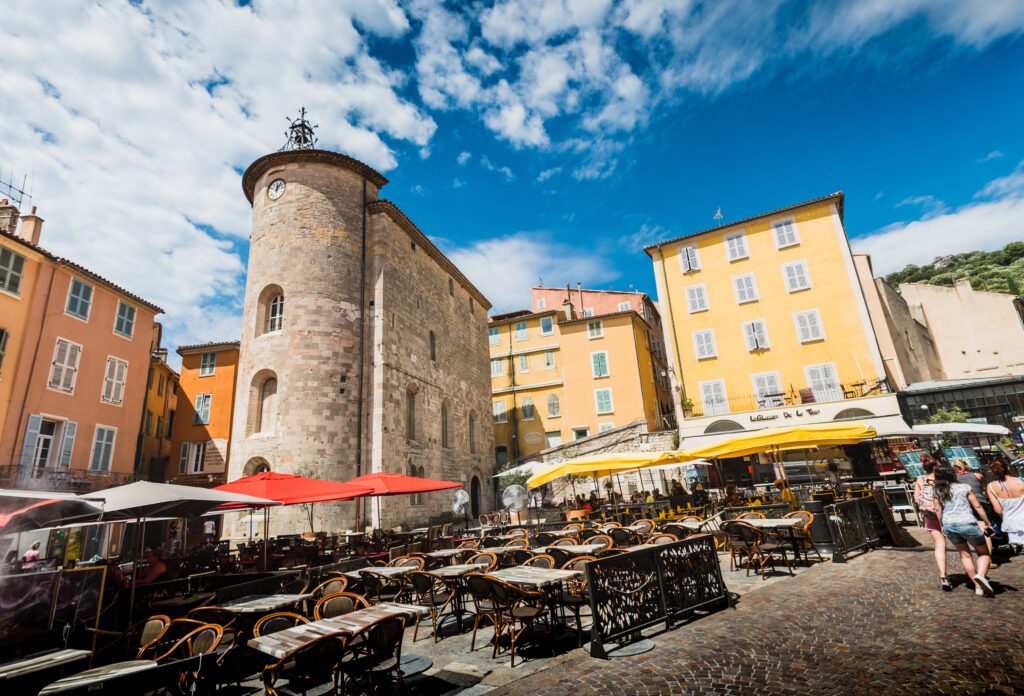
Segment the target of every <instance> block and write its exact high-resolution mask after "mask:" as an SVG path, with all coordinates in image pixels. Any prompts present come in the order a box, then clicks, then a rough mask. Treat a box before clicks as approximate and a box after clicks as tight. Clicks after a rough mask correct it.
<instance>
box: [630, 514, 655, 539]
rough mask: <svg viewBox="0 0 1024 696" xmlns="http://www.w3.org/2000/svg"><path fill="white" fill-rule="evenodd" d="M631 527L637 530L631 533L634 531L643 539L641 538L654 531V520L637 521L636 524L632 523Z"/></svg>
mask: <svg viewBox="0 0 1024 696" xmlns="http://www.w3.org/2000/svg"><path fill="white" fill-rule="evenodd" d="M633 526H634V527H637V529H635V530H633V531H635V532H636V533H637V534H639V535H640V536H642V537H643V536H647V535H648V534H650V533H651V532H652V531H654V527H655V526H656V525H655V523H654V520H651V519H646V518H645V519H640V520H637V521H636V522H634V523H633Z"/></svg>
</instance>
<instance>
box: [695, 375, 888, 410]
mask: <svg viewBox="0 0 1024 696" xmlns="http://www.w3.org/2000/svg"><path fill="white" fill-rule="evenodd" d="M889 393H890V389H889V385H888V383H887V382H886V381H885V380H884V379H881V380H869V381H862V382H853V383H851V384H833V385H828V386H824V387H790V388H789V389H788V390H787V391H783V392H778V393H773V394H744V395H741V396H731V397H729V398H727V399H723V400H717V401H708V402H703V403H702V402H701V401H700V400H699V397H698V396H697V395H694V396H693V397H691V398H693V405H692V408H689V409H687V408H685V404H684V408H683V415H684V416H685V417H686V418H700V417H702V416H722V415H726V414H729V413H742V412H745V411H760V410H763V409H768V408H794V407H797V406H806V407H809V408H813V407H814V405H815V404H822V403H828V402H836V401H844V400H846V399H858V398H861V397H864V396H878V395H879V394H889Z"/></svg>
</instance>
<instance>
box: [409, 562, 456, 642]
mask: <svg viewBox="0 0 1024 696" xmlns="http://www.w3.org/2000/svg"><path fill="white" fill-rule="evenodd" d="M409 582H410V584H411V585H412V589H413V591H414V592H415V593H416V599H415V600H414V601H415V603H416V604H418V605H419V606H421V607H426V608H427V609H429V610H430V622H431V623H432V624H433V626H434V642H435V643H436V642H437V627H438V625H439V623H440V622H439V621H438V619H440V618H441V617H442V616H443V615H444V613H445V611H444V610H445V609H449V608H450V609H452V612H454V606H453V603H454V601H455V583H454V582H453V583H450V584H449V583H448V582H446V581H445V580H443V579H441V578H439V577H437V576H436V575H431V574H430V573H426V572H424V571H422V570H414V571H413V572H411V573H409ZM452 612H449V614H450V615H454V614H453V613H452ZM419 630H420V621H419V619H418V618H417V619H416V627H415V628H414V629H413V632H412V642H414V643H415V642H416V635H417V633H419Z"/></svg>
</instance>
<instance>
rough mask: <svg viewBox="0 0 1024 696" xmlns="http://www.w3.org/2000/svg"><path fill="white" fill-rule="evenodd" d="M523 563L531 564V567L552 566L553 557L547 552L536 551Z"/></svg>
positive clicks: (553, 564)
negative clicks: (535, 553) (536, 552)
mask: <svg viewBox="0 0 1024 696" xmlns="http://www.w3.org/2000/svg"><path fill="white" fill-rule="evenodd" d="M523 565H527V566H531V567H533V568H554V567H555V559H554V558H552V557H551V556H550V555H549V554H546V553H538V554H537V555H535V556H534V557H533V558H531V559H530V560H528V561H527V562H526V563H524V564H523Z"/></svg>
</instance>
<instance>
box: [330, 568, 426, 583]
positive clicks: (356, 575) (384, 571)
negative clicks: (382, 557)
mask: <svg viewBox="0 0 1024 696" xmlns="http://www.w3.org/2000/svg"><path fill="white" fill-rule="evenodd" d="M414 570H418V568H416V567H415V566H367V567H365V568H359V569H358V570H350V571H348V572H346V573H345V576H346V577H349V578H352V579H353V580H362V579H363V576H362V575H360V573H376V574H377V575H384V576H385V577H389V578H400V577H402V576H403V575H407V574H408V573H411V572H412V571H414Z"/></svg>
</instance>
